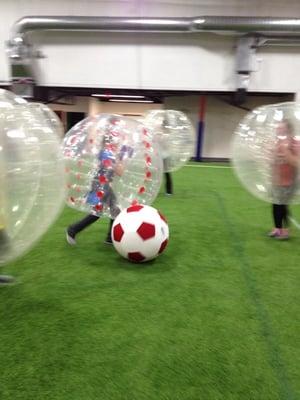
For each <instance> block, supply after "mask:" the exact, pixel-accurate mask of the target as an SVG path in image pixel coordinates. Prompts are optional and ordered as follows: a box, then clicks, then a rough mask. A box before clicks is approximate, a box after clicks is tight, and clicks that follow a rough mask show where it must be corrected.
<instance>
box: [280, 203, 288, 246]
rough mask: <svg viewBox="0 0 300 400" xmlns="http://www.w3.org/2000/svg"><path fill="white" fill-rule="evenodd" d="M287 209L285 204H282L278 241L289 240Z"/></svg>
mask: <svg viewBox="0 0 300 400" xmlns="http://www.w3.org/2000/svg"><path fill="white" fill-rule="evenodd" d="M288 227H289V209H288V206H287V205H286V204H282V229H281V233H280V237H279V238H278V239H288V238H289V229H288Z"/></svg>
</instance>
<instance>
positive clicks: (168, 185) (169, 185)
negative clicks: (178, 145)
mask: <svg viewBox="0 0 300 400" xmlns="http://www.w3.org/2000/svg"><path fill="white" fill-rule="evenodd" d="M167 125H168V121H167V120H165V119H164V120H163V125H162V126H163V129H166V127H167ZM157 136H158V137H157V140H158V143H159V146H160V152H161V157H162V160H163V166H164V171H165V172H164V175H165V194H166V195H167V196H171V195H172V194H173V180H172V175H171V172H166V171H168V170H169V169H170V166H171V165H170V164H171V156H170V151H169V149H168V145H167V142H166V140H164V138H163V136H161V135H157Z"/></svg>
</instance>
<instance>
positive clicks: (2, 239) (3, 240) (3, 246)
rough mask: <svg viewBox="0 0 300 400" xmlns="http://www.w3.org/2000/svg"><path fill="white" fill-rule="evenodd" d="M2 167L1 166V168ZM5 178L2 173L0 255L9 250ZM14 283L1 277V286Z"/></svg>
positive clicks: (0, 178)
mask: <svg viewBox="0 0 300 400" xmlns="http://www.w3.org/2000/svg"><path fill="white" fill-rule="evenodd" d="M0 167H1V166H0ZM4 187H5V185H4V176H3V174H1V173H0V188H1V190H0V253H2V254H3V253H5V252H6V251H7V250H8V248H9V237H8V235H7V232H6V222H5V214H4V208H5V198H4V191H3V188H4ZM13 282H14V278H13V277H12V276H10V275H0V285H7V284H10V283H13Z"/></svg>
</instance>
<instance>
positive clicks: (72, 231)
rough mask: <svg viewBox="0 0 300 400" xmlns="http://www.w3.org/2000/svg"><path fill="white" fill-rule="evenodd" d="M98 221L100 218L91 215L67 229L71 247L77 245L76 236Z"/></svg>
mask: <svg viewBox="0 0 300 400" xmlns="http://www.w3.org/2000/svg"><path fill="white" fill-rule="evenodd" d="M98 219H99V217H97V216H96V215H92V214H89V215H87V216H86V217H84V218H82V219H81V220H80V221H78V222H75V224H72V225H70V226H69V227H68V228H67V242H68V243H69V244H71V245H74V244H76V240H75V237H76V235H77V234H78V233H79V232H81V231H82V230H84V229H86V228H87V227H88V226H90V225H91V224H93V223H94V222H96V221H98Z"/></svg>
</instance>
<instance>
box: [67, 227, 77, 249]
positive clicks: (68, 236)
mask: <svg viewBox="0 0 300 400" xmlns="http://www.w3.org/2000/svg"><path fill="white" fill-rule="evenodd" d="M66 239H67V242H68V243H69V245H71V246H75V245H76V244H77V243H76V240H75V236H74V237H73V236H71V235H70V233H69V232H68V230H66Z"/></svg>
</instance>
